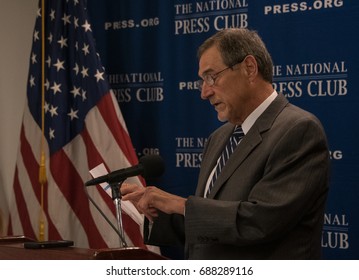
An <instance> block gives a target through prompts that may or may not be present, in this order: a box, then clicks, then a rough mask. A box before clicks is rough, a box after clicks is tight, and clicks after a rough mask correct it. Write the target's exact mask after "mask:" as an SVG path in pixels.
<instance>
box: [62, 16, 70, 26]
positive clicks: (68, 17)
mask: <svg viewBox="0 0 359 280" xmlns="http://www.w3.org/2000/svg"><path fill="white" fill-rule="evenodd" d="M70 17H71V15H66V14H64V16H63V17H62V18H61V19H62V20H63V22H64V25H66V24H71V21H70Z"/></svg>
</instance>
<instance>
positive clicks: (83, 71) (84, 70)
mask: <svg viewBox="0 0 359 280" xmlns="http://www.w3.org/2000/svg"><path fill="white" fill-rule="evenodd" d="M88 71H89V69H88V68H86V67H83V66H82V70H81V74H82V78H85V77H88V76H89V74H88Z"/></svg>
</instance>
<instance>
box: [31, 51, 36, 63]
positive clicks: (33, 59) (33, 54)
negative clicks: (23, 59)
mask: <svg viewBox="0 0 359 280" xmlns="http://www.w3.org/2000/svg"><path fill="white" fill-rule="evenodd" d="M31 63H32V64H35V63H37V60H36V54H35V53H32V54H31Z"/></svg>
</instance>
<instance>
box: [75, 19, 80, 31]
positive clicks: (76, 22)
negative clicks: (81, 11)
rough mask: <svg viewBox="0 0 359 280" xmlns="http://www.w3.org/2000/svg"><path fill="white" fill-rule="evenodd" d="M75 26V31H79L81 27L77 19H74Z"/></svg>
mask: <svg viewBox="0 0 359 280" xmlns="http://www.w3.org/2000/svg"><path fill="white" fill-rule="evenodd" d="M74 26H75V29H77V28H78V27H79V19H78V18H77V17H74Z"/></svg>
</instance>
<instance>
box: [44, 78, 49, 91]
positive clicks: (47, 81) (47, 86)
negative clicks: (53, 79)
mask: <svg viewBox="0 0 359 280" xmlns="http://www.w3.org/2000/svg"><path fill="white" fill-rule="evenodd" d="M44 86H45V88H46V90H49V88H50V82H49V80H48V79H46V82H45V84H44Z"/></svg>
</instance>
